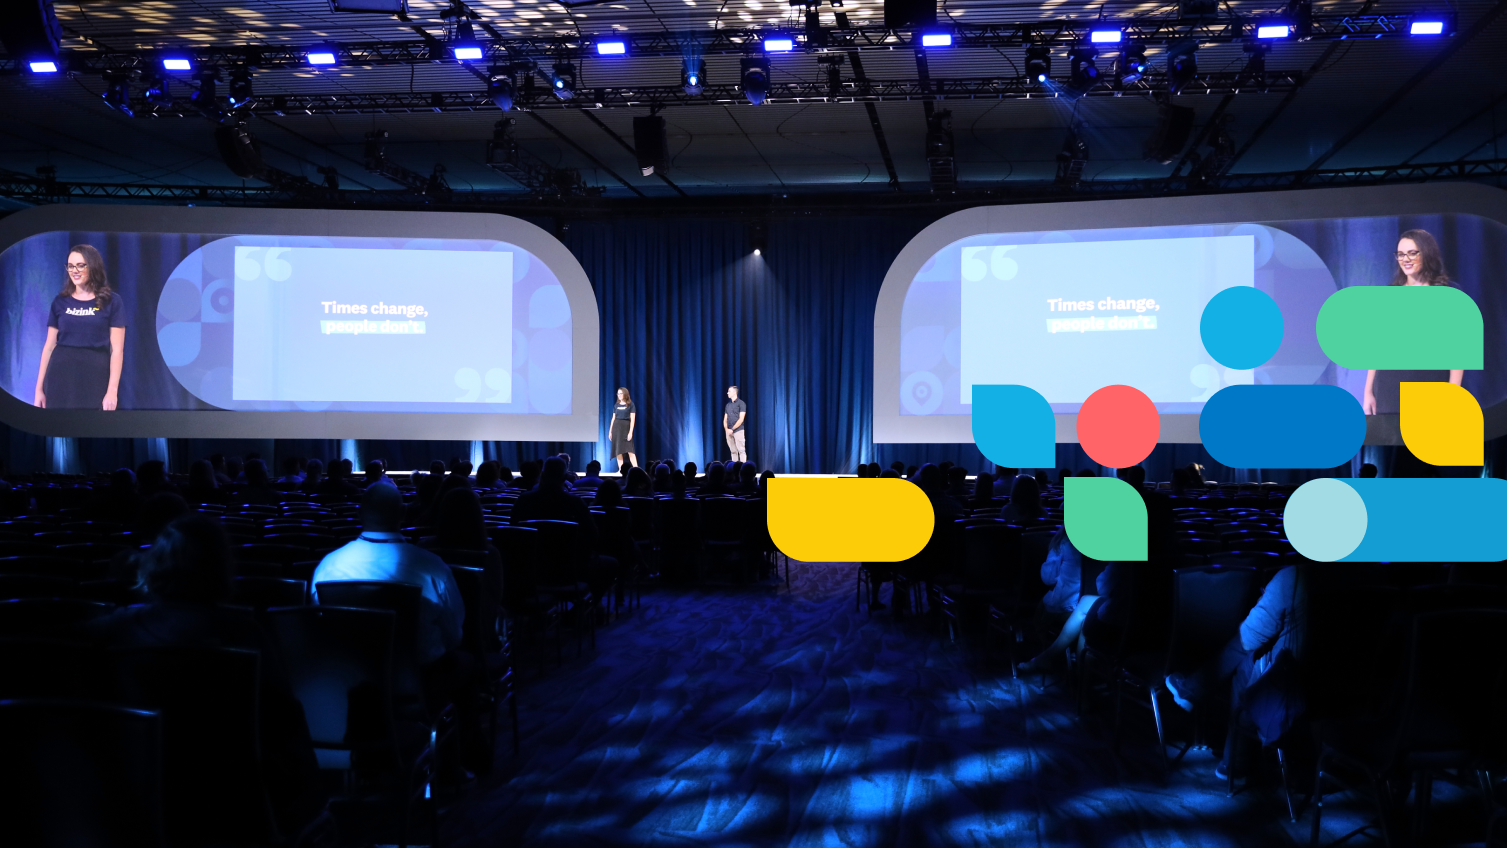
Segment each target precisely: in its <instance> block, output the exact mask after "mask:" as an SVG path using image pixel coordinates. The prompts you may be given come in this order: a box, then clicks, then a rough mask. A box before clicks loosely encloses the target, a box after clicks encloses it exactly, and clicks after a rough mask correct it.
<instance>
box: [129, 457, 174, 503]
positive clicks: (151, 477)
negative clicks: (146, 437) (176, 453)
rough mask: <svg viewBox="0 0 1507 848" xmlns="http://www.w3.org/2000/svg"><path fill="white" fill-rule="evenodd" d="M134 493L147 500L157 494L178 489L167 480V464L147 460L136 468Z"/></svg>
mask: <svg viewBox="0 0 1507 848" xmlns="http://www.w3.org/2000/svg"><path fill="white" fill-rule="evenodd" d="M136 491H137V492H138V493H139V494H140V495H141V496H142V497H143V498H149V497H151V496H152V495H155V494H157V493H158V492H177V491H178V487H177V486H174V485H173V483H172V481H171V480H169V479H168V478H167V464H166V463H164V462H163V461H162V460H160V459H149V460H147V461H146V462H143V463H142V464H140V465H138V466H136Z"/></svg>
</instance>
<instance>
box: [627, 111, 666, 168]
mask: <svg viewBox="0 0 1507 848" xmlns="http://www.w3.org/2000/svg"><path fill="white" fill-rule="evenodd" d="M633 153H634V155H635V156H637V157H638V169H639V171H640V172H642V173H643V175H644V176H646V177H648V176H652V175H654V174H656V173H659V174H663V173H664V172H665V171H667V170H669V168H670V144H669V141H668V140H667V139H666V138H665V119H664V118H661V117H659V116H658V115H647V116H644V117H639V118H634V119H633Z"/></svg>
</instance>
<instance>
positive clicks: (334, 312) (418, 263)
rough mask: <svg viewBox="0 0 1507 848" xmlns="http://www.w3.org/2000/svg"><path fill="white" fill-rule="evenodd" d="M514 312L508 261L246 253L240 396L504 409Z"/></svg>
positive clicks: (235, 389) (505, 255)
mask: <svg viewBox="0 0 1507 848" xmlns="http://www.w3.org/2000/svg"><path fill="white" fill-rule="evenodd" d="M424 279H429V280H437V281H454V283H455V284H454V285H452V286H446V285H444V284H443V283H442V284H440V285H430V286H425V287H423V289H422V290H420V289H418V288H417V287H416V286H415V285H414V284H413V281H414V280H424ZM415 300H417V301H419V302H414V301H415ZM512 312H513V254H512V253H509V252H481V251H458V250H427V251H418V250H415V251H404V250H399V251H392V250H381V249H374V248H349V247H348V248H335V247H323V248H321V247H287V248H283V247H270V248H263V247H247V246H240V247H237V248H236V249H235V319H234V321H233V324H234V326H235V346H234V355H233V357H232V362H233V363H234V364H233V366H232V377H231V396H232V397H233V398H234V399H235V400H237V401H303V402H308V403H320V402H326V401H365V402H370V403H380V402H383V401H400V402H404V403H446V402H458V403H471V402H485V403H501V404H506V403H508V402H510V401H511V400H512V374H513V371H512V365H511V361H512V352H513V344H512V342H513V339H512V333H510V332H508V333H504V332H497V328H498V327H507V328H511V327H512V326H513V318H512ZM563 379H564V381H565V382H566V384H567V385H568V384H569V377H568V376H566V377H564V378H563Z"/></svg>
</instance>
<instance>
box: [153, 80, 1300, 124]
mask: <svg viewBox="0 0 1507 848" xmlns="http://www.w3.org/2000/svg"><path fill="white" fill-rule="evenodd" d="M1065 80H1066V77H1064V78H1063V81H1065ZM1303 81H1304V74H1303V72H1301V71H1272V70H1268V71H1266V72H1265V73H1264V74H1263V75H1261V76H1260V77H1259V78H1256V77H1253V76H1251V75H1250V74H1247V73H1245V72H1243V71H1233V72H1217V73H1204V74H1200V75H1199V76H1198V78H1197V79H1196V80H1195V81H1194V82H1192V83H1190V84H1188V86H1187V87H1186V88H1184V89H1183V95H1184V96H1187V95H1195V94H1213V95H1225V94H1239V93H1242V92H1249V93H1256V92H1267V93H1269V92H1277V93H1282V92H1287V91H1292V90H1293V89H1296V88H1298V87H1299V86H1301V85H1302V84H1303ZM1165 90H1166V75H1165V74H1164V73H1163V72H1161V71H1156V72H1149V73H1147V74H1146V75H1145V76H1144V77H1142V78H1141V79H1140V80H1139V81H1137V82H1136V83H1134V84H1131V85H1126V86H1125V87H1124V88H1122V89H1116V88H1114V87H1112V86H1111V85H1109V84H1108V83H1104V84H1100V85H1098V86H1095V87H1094V88H1093V89H1091V90H1089V91H1088V93H1087V95H1086V96H1088V97H1119V96H1123V95H1131V96H1140V95H1150V94H1152V93H1153V92H1157V91H1165ZM1063 91H1065V88H1064V87H1063V85H1060V84H1058V85H1054V87H1053V88H1049V89H1044V88H1043V87H1042V85H1041V84H1040V83H1037V82H1036V81H1035V80H1027V79H1026V78H1024V77H1014V78H1011V77H1005V78H974V79H935V78H934V79H931V80H928V81H921V80H892V81H880V80H865V81H862V82H860V81H856V80H851V79H850V80H845V81H843V83H842V85H841V86H840V87H839V90H838V91H837V92H835V93H834V91H833V89H832V86H831V83H830V81H829V80H824V79H815V80H810V81H799V80H795V81H792V80H788V79H787V80H786V81H780V82H771V83H770V85H769V95H768V97H767V98H766V99H765V102H767V103H877V102H904V101H957V100H1028V99H1033V98H1034V99H1044V98H1053V97H1058V96H1066V95H1063V94H1062V93H1061V92H1063ZM521 95H522V91H521V90H520V91H519V92H518V96H517V97H516V98H515V100H514V108H515V109H518V110H523V111H528V110H534V109H576V108H585V109H594V108H603V109H609V108H625V107H641V106H697V105H701V106H728V105H747V104H748V100H747V98H746V97H744V95H743V91H742V89H740V88H739V87H738V86H737V85H736V84H733V83H727V84H724V85H707V86H705V87H703V88H702V90H701V92H700V93H698V94H694V95H693V94H687V93H686V91H685V89H684V88H683V87H681V86H679V85H661V86H635V87H632V88H585V89H581V90H580V91H579V92H577V95H576V97H575V99H574V100H571V101H569V102H566V101H560V100H557V99H556V98H554V97H549V96H546V95H547V93H546V92H545V91H544V89H542V88H541V89H540V90H539V96H536V97H535V98H534V99H532V100H531V101H528V102H525V101H524V100H523V99H522V96H521ZM496 110H497V106H496V104H495V103H494V102H493V101H492V99H491V98H489V97H488V96H487V92H485V91H480V90H475V89H466V90H460V91H429V92H423V91H420V92H409V91H398V92H323V93H300V94H279V95H274V96H272V97H263V98H261V99H260V100H259V101H257V102H256V103H255V104H254V105H253V106H252V107H251V108H250V109H249V111H250V113H251V114H256V115H264V116H266V115H277V116H284V115H298V114H306V115H384V114H388V113H394V114H403V113H408V112H483V111H496ZM136 114H137V116H138V117H189V116H197V115H198V113H197V112H195V111H194V110H193V109H192V108H191V107H190V106H189V105H188V104H184V103H179V102H178V101H174V102H173V103H171V104H163V105H157V106H153V105H152V104H149V103H147V102H146V100H145V99H142V100H141V101H140V104H139V106H138V108H137V110H136Z"/></svg>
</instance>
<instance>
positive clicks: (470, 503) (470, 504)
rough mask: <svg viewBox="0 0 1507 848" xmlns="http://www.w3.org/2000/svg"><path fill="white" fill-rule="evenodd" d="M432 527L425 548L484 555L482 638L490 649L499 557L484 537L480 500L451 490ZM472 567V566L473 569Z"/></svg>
mask: <svg viewBox="0 0 1507 848" xmlns="http://www.w3.org/2000/svg"><path fill="white" fill-rule="evenodd" d="M437 515H438V517H437V518H436V520H435V523H434V537H433V539H432V540H431V541H430V542H428V543H427V544H426V545H424V547H426V548H429V549H434V550H447V549H451V550H462V551H480V552H482V553H483V554H485V558H484V559H483V564H482V565H481V566H480V567H481V569H482V571H483V579H482V592H483V596H482V598H481V602H482V608H481V615H482V619H481V622H478V624H479V625H480V626H481V628H482V633H483V638H485V639H486V640H487V643H488V645H490V646H492V648H493V649H495V648H497V647H499V646H500V642H498V639H497V620H498V619H497V615H498V611H499V605H500V604H501V602H502V553H501V552H500V551H498V550H497V547H496V546H495V545H493V544H492V539H491V538H490V537H489V536H488V535H487V525H486V514H485V513H484V512H483V511H482V508H481V498H479V497H477V495H476V492H474V491H472V490H470V489H451V490H450V491H449V492H448V493H446V495H445V499H444V501H442V502H441V503H440V508H439V510H438V513H437ZM473 567H475V566H473Z"/></svg>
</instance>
